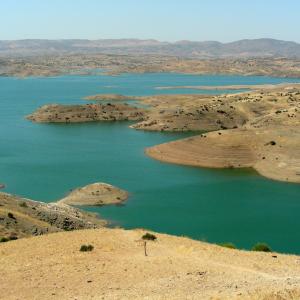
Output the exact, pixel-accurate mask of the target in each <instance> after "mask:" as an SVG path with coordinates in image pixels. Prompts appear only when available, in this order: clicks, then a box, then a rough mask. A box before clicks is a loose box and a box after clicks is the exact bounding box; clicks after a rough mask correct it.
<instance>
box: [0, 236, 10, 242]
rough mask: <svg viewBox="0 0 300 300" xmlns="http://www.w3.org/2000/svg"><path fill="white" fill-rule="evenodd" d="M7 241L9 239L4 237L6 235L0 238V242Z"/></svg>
mask: <svg viewBox="0 0 300 300" xmlns="http://www.w3.org/2000/svg"><path fill="white" fill-rule="evenodd" d="M8 241H9V239H8V238H6V237H2V238H0V243H5V242H8Z"/></svg>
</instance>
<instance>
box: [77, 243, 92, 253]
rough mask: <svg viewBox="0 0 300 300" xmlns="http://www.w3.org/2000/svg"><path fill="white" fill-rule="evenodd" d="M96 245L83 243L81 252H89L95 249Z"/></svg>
mask: <svg viewBox="0 0 300 300" xmlns="http://www.w3.org/2000/svg"><path fill="white" fill-rule="evenodd" d="M93 249H94V246H92V245H81V247H80V251H81V252H88V251H93Z"/></svg>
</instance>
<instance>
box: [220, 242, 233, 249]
mask: <svg viewBox="0 0 300 300" xmlns="http://www.w3.org/2000/svg"><path fill="white" fill-rule="evenodd" d="M220 246H222V247H225V248H230V249H236V246H235V245H234V244H232V243H223V244H220Z"/></svg>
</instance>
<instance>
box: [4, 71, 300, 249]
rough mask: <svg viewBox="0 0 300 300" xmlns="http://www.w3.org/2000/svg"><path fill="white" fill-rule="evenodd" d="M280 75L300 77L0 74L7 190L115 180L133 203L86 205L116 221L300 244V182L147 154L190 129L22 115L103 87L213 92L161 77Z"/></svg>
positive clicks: (243, 242)
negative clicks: (44, 120)
mask: <svg viewBox="0 0 300 300" xmlns="http://www.w3.org/2000/svg"><path fill="white" fill-rule="evenodd" d="M298 81H299V80H298ZM280 82H297V80H296V79H290V78H271V77H255V76H253V77H243V76H197V75H180V74H142V75H141V74H123V75H120V76H106V75H99V76H60V77H52V78H27V79H16V78H0V91H1V93H0V108H1V109H0V137H1V139H0V183H4V184H5V185H6V189H5V190H3V191H5V192H8V193H14V194H18V195H20V196H23V197H28V198H31V199H35V200H40V201H45V202H50V201H54V200H55V199H59V198H61V197H63V196H64V195H65V194H66V193H68V191H69V190H70V189H73V188H76V187H78V186H83V185H86V184H89V183H93V182H98V181H103V182H108V183H110V184H113V185H117V186H119V187H121V188H123V189H126V190H128V191H129V192H130V197H129V199H128V201H127V202H126V204H125V205H124V206H110V207H102V208H86V209H88V210H92V211H96V212H97V213H99V214H100V215H101V217H103V218H105V219H108V220H110V221H111V224H112V225H113V226H115V225H117V226H122V227H125V228H136V227H139V228H141V227H142V228H147V229H152V230H155V231H159V232H165V233H170V234H176V235H185V236H189V237H192V238H196V239H202V240H206V241H209V242H213V243H221V242H233V243H235V244H236V245H237V246H238V247H240V248H247V249H249V248H250V247H251V246H252V245H253V244H255V243H256V242H266V243H268V244H269V245H270V246H271V247H272V248H273V249H274V250H276V251H281V252H289V253H297V254H300V235H299V232H300V218H299V212H300V197H299V195H300V185H297V184H289V183H282V182H276V181H271V180H268V179H266V178H263V177H261V176H259V175H258V174H256V173H255V172H254V171H252V170H211V169H198V168H192V167H184V166H177V165H171V164H165V163H161V162H158V161H155V160H152V159H151V158H149V157H147V156H145V154H144V149H145V147H149V146H152V145H155V144H159V143H163V142H167V141H170V140H174V139H178V138H182V137H184V136H186V135H187V134H178V133H176V134H175V133H151V132H143V131H136V130H133V129H130V128H128V125H129V123H126V122H125V123H90V124H67V125H63V124H60V125H58V124H33V123H31V122H29V121H27V120H25V119H24V116H25V115H27V114H29V113H31V112H32V111H34V110H35V109H36V108H37V107H38V106H41V105H43V104H47V103H64V104H73V103H84V102H83V100H82V99H81V98H82V97H84V96H87V95H92V94H97V93H120V94H124V95H151V94H158V93H165V94H170V93H201V92H204V93H216V92H215V91H199V90H197V91H195V90H178V89H176V90H167V91H163V90H160V91H159V90H156V89H155V87H157V86H172V85H173V86H177V85H181V86H184V85H189V86H190V85H233V84H239V85H242V84H269V83H280ZM222 92H224V91H218V93H222ZM231 93H232V91H231Z"/></svg>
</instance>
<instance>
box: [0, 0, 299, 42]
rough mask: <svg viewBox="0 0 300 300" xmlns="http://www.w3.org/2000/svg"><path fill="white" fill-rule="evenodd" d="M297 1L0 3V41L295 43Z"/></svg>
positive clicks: (5, 0) (65, 0)
mask: <svg viewBox="0 0 300 300" xmlns="http://www.w3.org/2000/svg"><path fill="white" fill-rule="evenodd" d="M299 13H300V1H299V0H284V1H282V0H0V40H14V39H30V38H32V39H39V38H40V39H74V38H83V39H115V38H139V39H157V40H160V41H178V40H193V41H208V40H210V41H211V40H216V41H220V42H231V41H235V40H240V39H255V38H265V37H267V38H275V39H282V40H290V41H296V42H300V17H299Z"/></svg>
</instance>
